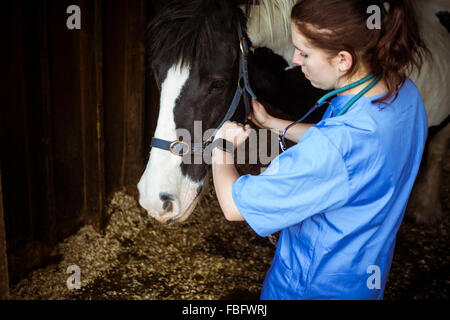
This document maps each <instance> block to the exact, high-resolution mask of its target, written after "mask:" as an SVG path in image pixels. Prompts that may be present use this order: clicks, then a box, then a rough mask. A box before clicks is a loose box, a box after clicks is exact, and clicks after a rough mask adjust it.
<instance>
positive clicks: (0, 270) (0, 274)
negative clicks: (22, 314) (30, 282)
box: [0, 169, 9, 300]
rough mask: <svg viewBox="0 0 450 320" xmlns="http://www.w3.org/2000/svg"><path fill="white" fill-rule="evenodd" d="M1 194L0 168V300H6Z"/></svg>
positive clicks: (0, 173) (6, 280)
mask: <svg viewBox="0 0 450 320" xmlns="http://www.w3.org/2000/svg"><path fill="white" fill-rule="evenodd" d="M2 195H3V193H2V172H1V169H0V300H6V299H8V298H9V277H8V259H7V255H6V234H5V224H4V220H3V196H2Z"/></svg>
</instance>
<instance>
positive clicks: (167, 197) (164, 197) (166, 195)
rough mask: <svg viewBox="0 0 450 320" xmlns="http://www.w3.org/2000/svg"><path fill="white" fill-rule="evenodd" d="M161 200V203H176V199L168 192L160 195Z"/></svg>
mask: <svg viewBox="0 0 450 320" xmlns="http://www.w3.org/2000/svg"><path fill="white" fill-rule="evenodd" d="M159 199H161V201H164V202H166V201H174V200H175V198H174V197H173V195H171V194H170V193H167V192H160V193H159Z"/></svg>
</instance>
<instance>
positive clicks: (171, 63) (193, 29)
mask: <svg viewBox="0 0 450 320" xmlns="http://www.w3.org/2000/svg"><path fill="white" fill-rule="evenodd" d="M295 2H297V1H296V0H272V1H268V0H260V4H259V5H250V6H249V5H247V6H246V10H244V9H243V8H242V9H241V7H239V3H237V2H235V1H230V0H228V1H227V0H191V1H182V0H180V1H177V0H176V1H172V2H170V3H169V4H168V5H167V6H166V7H165V8H163V9H162V10H161V12H160V13H159V14H158V16H157V17H156V18H155V19H154V20H153V21H152V22H151V26H150V33H149V34H150V37H149V41H150V43H149V45H150V47H151V50H150V53H151V54H150V57H149V58H150V61H151V68H152V73H153V74H154V76H155V78H156V81H157V83H158V86H159V87H160V90H161V100H160V111H159V118H158V123H157V127H156V131H155V134H154V135H155V137H158V138H162V139H166V140H168V141H176V140H181V139H180V137H181V135H180V130H184V131H187V132H189V133H191V136H192V137H194V138H195V134H194V123H195V121H202V128H203V130H206V129H209V128H216V127H217V126H218V125H219V123H220V122H221V121H222V120H223V118H224V116H225V114H226V113H227V110H228V106H229V105H230V103H231V100H232V99H233V95H234V92H235V90H236V86H237V82H238V80H237V79H238V61H239V39H238V36H237V32H236V28H237V25H238V23H240V24H241V25H242V27H243V31H244V35H247V36H248V38H249V40H250V42H251V45H252V50H250V53H249V57H248V63H249V73H250V83H251V85H252V87H253V90H254V91H255V93H256V95H257V96H258V98H261V99H263V100H266V101H267V102H269V103H270V104H272V105H274V106H276V107H278V108H279V109H281V110H283V111H285V112H287V113H290V114H291V115H292V116H293V117H294V118H298V117H299V116H300V115H302V114H304V113H305V112H306V111H307V110H308V109H309V108H310V107H311V106H312V105H313V104H314V102H315V101H316V100H317V98H318V97H319V96H320V95H321V94H323V92H322V91H320V90H317V89H315V88H313V87H312V86H311V85H310V84H309V81H307V80H305V79H304V78H303V76H302V73H301V72H300V71H299V70H298V68H297V69H295V68H289V67H290V65H289V64H290V60H291V57H292V54H293V46H292V42H291V35H290V12H291V8H292V6H293V5H294V4H295ZM416 2H417V9H418V13H419V14H418V16H419V17H418V19H419V23H420V25H421V26H422V30H423V37H424V40H425V42H426V43H427V45H428V46H429V49H430V51H431V52H432V54H433V58H434V60H433V61H431V60H427V61H425V65H424V67H423V70H422V73H421V74H420V76H417V75H416V74H412V75H411V78H412V79H413V81H414V82H415V83H416V84H417V86H418V87H419V90H420V92H421V94H422V97H423V100H424V103H425V105H426V107H427V113H428V117H429V125H430V126H435V125H438V124H441V123H442V122H443V121H444V119H445V118H446V117H447V116H448V114H449V103H448V101H449V94H450V93H449V91H450V90H442V89H440V88H439V86H442V85H444V86H448V83H450V81H449V80H450V79H449V77H450V70H449V64H448V63H447V61H446V59H447V58H448V57H447V55H448V52H450V41H449V38H448V37H449V34H448V33H447V31H446V30H445V28H444V27H443V26H442V24H441V23H440V21H439V18H438V16H437V15H436V13H437V12H445V11H448V8H446V7H448V5H447V4H446V3H444V2H445V1H443V0H433V1H429V2H428V1H420V0H416ZM244 11H245V14H244ZM264 47H265V48H269V49H270V50H271V51H270V50H266V49H262V48H264ZM272 52H273V53H272ZM276 54H278V56H277V55H276ZM268 61H270V62H268ZM280 97H281V98H280ZM293 97H295V98H293ZM299 97H301V98H300V99H299ZM320 116H321V114H320V113H318V114H316V115H313V117H312V118H311V119H310V121H311V122H314V121H317V120H319V119H320ZM232 120H235V121H239V122H243V121H244V120H245V112H244V106H243V103H241V104H240V105H239V107H238V109H237V111H236V113H235V114H234V116H233V118H232ZM448 131H449V130H448V126H447V127H446V129H445V130H442V131H441V132H442V133H441V135H440V137H439V138H440V139H439V141H443V142H439V143H438V144H439V145H442V143H446V142H447V140H448ZM442 136H443V137H442ZM201 138H202V137H200V139H201ZM430 147H432V144H430ZM441 149H442V148H441ZM438 158H439V157H438ZM441 158H442V156H441ZM182 160H183V159H182V157H179V156H176V155H174V154H172V153H170V152H168V151H166V150H162V149H159V148H152V150H151V153H150V159H149V161H148V164H147V167H146V169H145V172H144V174H143V175H142V177H141V180H140V182H139V184H138V189H139V194H140V199H139V202H140V204H141V206H142V207H143V208H145V209H146V210H147V211H148V213H149V214H150V215H151V216H152V217H154V218H156V219H157V220H159V221H161V222H166V221H184V220H185V219H187V217H188V216H189V215H190V214H191V212H192V211H193V209H194V208H195V206H196V203H197V201H198V199H199V195H200V192H201V190H202V188H203V184H204V181H205V178H206V176H207V174H208V171H209V166H208V165H207V164H205V163H201V164H187V163H185V162H184V161H182ZM192 162H194V161H191V163H192ZM430 163H435V161H434V160H433V159H431V160H430ZM433 168H434V167H433ZM424 176H428V174H427V173H426V172H425V173H424ZM436 178H438V177H436ZM425 180H426V179H425ZM437 187H438V184H437V183H435V182H431V183H429V184H428V186H427V185H426V184H425V189H426V190H427V194H430V193H432V197H431V198H428V199H426V201H428V202H420V204H424V203H425V206H426V207H428V206H429V205H431V206H433V207H436V202H435V200H436V197H437V194H438V193H437V190H436V189H437ZM416 189H419V187H417V188H416ZM430 190H433V191H430ZM419 192H420V191H419ZM411 207H412V208H413V209H412V210H411V211H412V212H418V213H422V212H424V210H423V208H422V209H421V210H414V207H415V206H411ZM425 212H426V211H425ZM436 212H437V211H434V212H433V213H436ZM422 220H423V219H422Z"/></svg>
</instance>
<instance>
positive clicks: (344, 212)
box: [232, 79, 428, 299]
mask: <svg viewBox="0 0 450 320" xmlns="http://www.w3.org/2000/svg"><path fill="white" fill-rule="evenodd" d="M381 96H382V95H379V96H375V97H370V98H367V97H361V98H360V99H359V100H358V101H357V102H356V103H355V104H354V105H353V106H352V107H351V108H350V109H349V110H348V111H347V112H346V113H345V114H344V115H342V116H339V117H331V118H330V115H331V114H337V113H338V112H339V110H340V109H341V108H343V106H344V105H345V103H346V102H347V101H349V99H351V98H352V97H353V95H343V96H338V97H336V98H334V99H332V101H331V105H330V106H329V107H328V109H327V111H326V112H325V115H324V117H323V119H322V121H320V122H319V123H317V124H316V125H315V126H313V127H311V128H310V129H308V130H307V131H306V133H305V134H304V135H303V137H302V138H301V140H300V141H299V142H298V143H297V144H296V145H294V146H293V147H291V148H289V149H288V150H286V151H285V152H283V153H281V154H280V155H279V156H278V157H276V158H275V159H274V160H272V162H271V163H270V165H269V167H268V168H267V169H266V170H265V171H264V172H263V173H261V174H260V175H243V176H241V177H239V178H238V179H237V180H236V181H235V182H234V183H233V189H232V195H233V200H234V203H235V204H236V206H237V208H238V209H239V212H240V213H241V214H242V216H243V217H244V219H245V220H246V221H247V223H248V224H249V225H250V227H251V228H252V229H253V230H254V231H255V232H256V233H257V234H259V235H260V236H263V237H264V236H267V235H270V234H272V233H274V232H276V231H279V230H281V233H280V237H279V240H278V245H277V249H276V252H275V256H274V258H273V261H272V265H271V267H270V269H269V271H268V273H267V275H266V278H265V281H264V284H263V289H262V293H261V298H262V299H382V298H383V293H384V288H385V284H386V280H387V277H388V274H389V269H390V266H391V262H392V256H393V251H394V247H395V237H396V233H397V231H398V229H399V226H400V223H401V221H402V219H403V214H404V212H405V208H406V204H407V201H408V197H409V195H410V192H411V189H412V186H413V183H414V180H415V178H416V175H417V171H418V169H419V164H420V161H421V158H422V152H423V148H424V145H425V140H426V136H427V131H428V130H427V116H426V113H425V108H424V105H423V102H422V99H421V97H420V94H419V91H418V90H417V88H416V86H415V85H414V83H413V82H412V81H411V80H410V79H406V81H405V83H404V85H403V86H402V88H401V89H400V92H399V95H398V97H397V99H396V100H395V101H394V102H393V104H392V105H390V106H388V107H385V108H383V107H384V105H375V104H372V103H371V101H373V100H375V99H377V98H379V97H381Z"/></svg>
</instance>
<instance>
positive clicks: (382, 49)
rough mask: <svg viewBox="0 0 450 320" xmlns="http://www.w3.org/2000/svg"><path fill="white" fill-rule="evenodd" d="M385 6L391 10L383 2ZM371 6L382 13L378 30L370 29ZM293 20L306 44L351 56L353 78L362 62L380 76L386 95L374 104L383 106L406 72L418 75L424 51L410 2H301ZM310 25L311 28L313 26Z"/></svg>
mask: <svg viewBox="0 0 450 320" xmlns="http://www.w3.org/2000/svg"><path fill="white" fill-rule="evenodd" d="M386 2H387V3H389V7H388V8H389V9H386V8H385V7H384V6H383V3H386ZM370 5H378V7H379V8H380V9H381V10H380V12H381V25H380V27H381V28H380V29H376V28H374V29H369V27H368V24H367V20H368V19H369V17H370V16H371V14H369V13H367V11H368V7H369V6H370ZM291 19H292V21H293V23H294V24H295V26H296V28H297V30H298V31H299V32H300V33H301V34H302V35H303V36H305V37H306V38H307V39H308V41H309V43H310V44H311V45H312V46H314V47H316V48H319V49H322V50H324V51H325V52H327V53H329V55H330V57H334V56H336V55H337V54H338V53H339V52H340V51H347V52H349V53H350V54H351V55H352V58H353V65H352V67H351V69H350V70H349V71H348V73H347V75H348V76H351V75H353V74H354V73H355V72H356V70H357V69H358V68H359V66H360V64H361V63H363V64H364V65H365V66H366V67H367V68H368V69H369V70H368V71H369V72H372V73H373V74H376V75H382V77H383V79H384V81H385V82H386V86H387V89H388V93H387V94H386V95H384V96H382V97H381V98H379V99H377V100H375V101H374V103H383V102H384V103H386V102H385V101H386V100H387V99H389V98H390V97H391V96H392V95H393V94H395V97H394V99H393V100H392V101H394V100H395V99H396V98H397V96H398V90H399V89H400V87H401V85H402V84H403V83H404V81H405V79H406V73H407V71H410V68H413V67H416V68H417V69H418V70H419V71H420V67H421V65H422V62H423V59H424V55H425V54H427V53H428V49H427V48H426V46H425V43H424V42H423V41H422V39H421V37H420V32H419V27H418V24H417V21H416V17H415V13H414V7H413V5H412V3H411V2H410V1H409V0H391V1H382V0H378V1H364V0H302V1H300V2H299V3H298V4H296V5H295V6H294V8H293V9H292V14H291ZM311 27H313V28H311Z"/></svg>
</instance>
